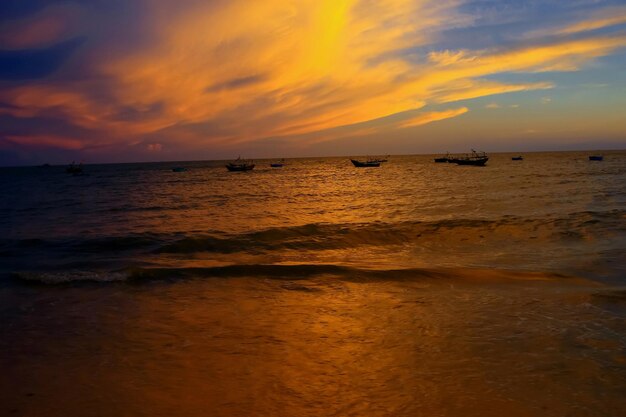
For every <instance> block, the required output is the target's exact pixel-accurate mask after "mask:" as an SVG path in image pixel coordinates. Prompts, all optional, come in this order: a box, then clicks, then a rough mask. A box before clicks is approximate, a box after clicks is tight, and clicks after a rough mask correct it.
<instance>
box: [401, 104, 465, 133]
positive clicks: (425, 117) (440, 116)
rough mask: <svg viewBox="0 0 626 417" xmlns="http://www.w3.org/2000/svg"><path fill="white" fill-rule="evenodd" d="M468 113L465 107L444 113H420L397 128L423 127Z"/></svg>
mask: <svg viewBox="0 0 626 417" xmlns="http://www.w3.org/2000/svg"><path fill="white" fill-rule="evenodd" d="M468 111H469V109H468V108H467V107H461V108H458V109H450V110H445V111H438V112H436V111H433V112H427V113H422V114H420V115H418V116H415V117H413V118H411V119H408V120H404V121H402V122H401V123H399V124H398V127H401V128H404V127H415V126H421V125H425V124H427V123H432V122H437V121H440V120H445V119H449V118H452V117H457V116H460V115H462V114H464V113H467V112H468Z"/></svg>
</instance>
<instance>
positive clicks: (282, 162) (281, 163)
mask: <svg viewBox="0 0 626 417" xmlns="http://www.w3.org/2000/svg"><path fill="white" fill-rule="evenodd" d="M283 166H285V160H284V159H281V160H280V161H277V162H272V163H271V164H270V167H272V168H282V167H283Z"/></svg>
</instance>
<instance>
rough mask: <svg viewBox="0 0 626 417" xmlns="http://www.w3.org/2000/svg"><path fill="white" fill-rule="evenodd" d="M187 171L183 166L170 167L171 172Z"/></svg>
mask: <svg viewBox="0 0 626 417" xmlns="http://www.w3.org/2000/svg"><path fill="white" fill-rule="evenodd" d="M185 171H187V168H185V167H174V168H172V172H185Z"/></svg>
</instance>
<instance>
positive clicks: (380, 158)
mask: <svg viewBox="0 0 626 417" xmlns="http://www.w3.org/2000/svg"><path fill="white" fill-rule="evenodd" d="M368 161H369V162H388V161H389V155H387V156H375V157H372V158H370V159H368Z"/></svg>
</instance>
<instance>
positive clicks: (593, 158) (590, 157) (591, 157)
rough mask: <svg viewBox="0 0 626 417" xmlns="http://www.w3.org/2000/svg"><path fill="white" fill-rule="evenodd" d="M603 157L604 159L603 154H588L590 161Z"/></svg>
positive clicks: (600, 159) (599, 159)
mask: <svg viewBox="0 0 626 417" xmlns="http://www.w3.org/2000/svg"><path fill="white" fill-rule="evenodd" d="M603 159H604V156H602V155H590V156H589V160H590V161H602V160H603Z"/></svg>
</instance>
